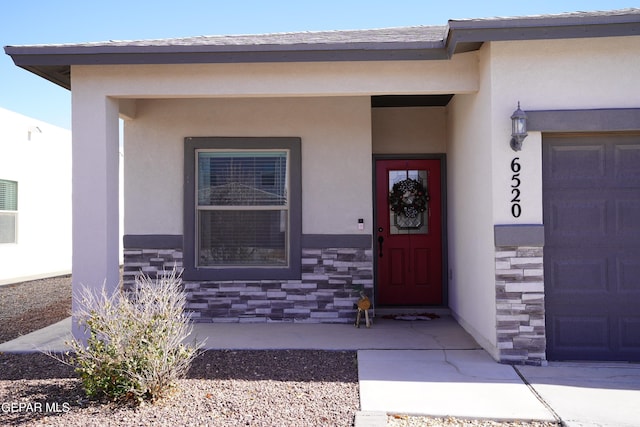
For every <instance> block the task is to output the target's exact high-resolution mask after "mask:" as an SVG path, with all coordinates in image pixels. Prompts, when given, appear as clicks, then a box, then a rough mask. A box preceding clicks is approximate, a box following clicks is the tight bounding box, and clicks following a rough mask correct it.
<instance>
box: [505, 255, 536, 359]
mask: <svg viewBox="0 0 640 427" xmlns="http://www.w3.org/2000/svg"><path fill="white" fill-rule="evenodd" d="M495 260H496V310H497V313H496V322H497V325H496V326H497V333H498V337H497V338H498V353H499V360H500V362H503V363H512V364H527V365H545V364H546V335H545V317H544V314H545V313H544V270H543V249H542V247H532V246H499V247H496V253H495Z"/></svg>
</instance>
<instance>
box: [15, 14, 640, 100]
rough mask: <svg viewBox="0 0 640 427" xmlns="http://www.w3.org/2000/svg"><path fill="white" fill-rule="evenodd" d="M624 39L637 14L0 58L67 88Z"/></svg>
mask: <svg viewBox="0 0 640 427" xmlns="http://www.w3.org/2000/svg"><path fill="white" fill-rule="evenodd" d="M631 35H640V9H625V10H620V11H610V12H579V13H569V14H562V15H546V16H535V17H525V18H492V19H472V20H452V21H449V24H448V26H447V27H409V28H404V29H386V30H361V31H335V32H318V33H289V34H282V35H278V34H275V35H274V34H270V35H262V36H261V35H257V36H218V37H199V38H190V39H167V40H156V41H153V40H152V41H134V42H104V43H87V44H73V45H64V44H63V45H38V46H6V47H5V52H6V53H7V54H8V55H10V56H11V57H12V59H13V61H14V63H15V64H16V65H17V66H19V67H22V68H24V69H26V70H28V71H30V72H32V73H34V74H36V75H38V76H41V77H42V78H44V79H47V80H49V81H51V82H53V83H55V84H58V85H60V86H62V87H64V88H66V89H71V67H72V66H74V65H126V64H128V65H131V64H205V63H255V62H335V61H416V60H420V61H424V60H443V59H449V58H451V57H452V56H453V55H455V54H457V53H463V52H469V51H473V50H477V49H479V48H480V47H481V46H482V44H483V43H485V42H489V41H510V40H541V39H547V40H548V39H565V38H584V37H616V36H631ZM354 40H357V41H354Z"/></svg>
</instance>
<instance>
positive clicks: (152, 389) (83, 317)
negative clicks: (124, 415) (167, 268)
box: [67, 268, 202, 403]
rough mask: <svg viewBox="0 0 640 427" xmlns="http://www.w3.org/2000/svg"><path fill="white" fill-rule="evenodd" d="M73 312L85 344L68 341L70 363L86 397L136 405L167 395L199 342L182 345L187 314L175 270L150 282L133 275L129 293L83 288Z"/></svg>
mask: <svg viewBox="0 0 640 427" xmlns="http://www.w3.org/2000/svg"><path fill="white" fill-rule="evenodd" d="M79 302H80V304H79V306H80V308H79V310H78V312H77V313H76V315H77V316H78V318H79V321H80V322H81V324H84V326H85V331H86V333H87V334H88V338H87V341H86V344H85V343H84V342H83V341H81V340H77V339H74V340H72V341H70V342H68V343H67V344H68V345H69V346H70V348H71V350H72V352H73V354H72V356H71V359H70V363H71V365H72V366H74V367H75V370H76V372H77V373H78V374H79V375H80V378H81V380H82V384H83V387H84V389H85V391H86V393H87V395H88V396H90V397H107V398H109V399H112V400H118V401H131V402H134V403H140V402H142V401H144V400H151V401H154V400H157V399H159V398H162V397H166V396H168V395H169V394H170V393H171V392H172V391H173V390H174V389H175V387H176V386H177V380H179V379H181V378H184V376H185V375H186V374H187V371H188V370H189V367H190V365H191V361H192V360H193V359H194V357H196V355H197V352H198V350H199V349H200V348H201V347H202V343H199V344H198V343H196V342H195V341H194V343H193V345H187V344H185V343H184V341H185V339H186V338H187V337H188V336H189V335H190V334H191V331H192V325H191V323H190V320H191V319H190V315H189V314H187V313H185V311H184V306H185V302H186V296H185V294H184V292H183V291H182V280H181V278H180V275H179V274H178V273H177V272H176V270H175V268H174V269H173V270H172V271H171V272H163V273H162V275H160V276H159V277H158V278H157V279H155V280H152V279H151V278H150V277H149V276H147V275H141V276H139V277H137V278H136V282H135V286H134V289H133V291H131V292H128V293H127V292H124V291H122V290H120V291H117V292H115V293H114V294H112V295H107V293H106V291H105V289H104V287H103V288H102V291H101V293H99V294H96V293H93V292H91V291H90V290H88V289H87V288H84V289H83V290H82V292H81V296H80V301H79Z"/></svg>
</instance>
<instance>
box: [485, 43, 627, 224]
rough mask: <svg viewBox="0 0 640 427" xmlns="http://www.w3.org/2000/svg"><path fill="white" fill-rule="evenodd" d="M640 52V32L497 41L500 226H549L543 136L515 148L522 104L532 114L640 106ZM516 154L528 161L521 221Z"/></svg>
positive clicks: (495, 142)
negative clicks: (513, 165)
mask: <svg viewBox="0 0 640 427" xmlns="http://www.w3.org/2000/svg"><path fill="white" fill-rule="evenodd" d="M638 52H640V37H614V38H599V39H571V40H540V41H526V42H518V43H516V42H496V43H492V44H491V58H490V59H491V63H492V65H491V67H492V74H493V76H494V77H493V82H494V83H493V86H492V95H491V98H492V101H491V119H490V120H491V122H492V123H491V127H492V130H493V133H494V135H496V137H495V138H493V139H492V146H493V148H492V150H493V153H494V154H493V155H494V159H495V167H494V180H493V185H494V187H493V188H494V194H495V196H494V208H493V211H494V221H495V223H496V224H541V223H542V151H541V147H542V136H541V134H540V133H539V132H531V133H530V134H529V136H528V137H527V139H526V140H525V141H524V144H523V149H522V151H521V152H519V153H517V154H516V153H514V152H513V151H512V150H511V149H509V147H508V142H509V136H510V134H511V124H510V120H509V117H510V116H511V114H512V113H513V111H514V110H515V108H516V106H517V102H518V101H520V102H521V106H522V109H523V110H525V111H526V110H565V109H600V108H630V107H635V108H637V107H640V84H638V70H640V55H638ZM516 58H517V59H516ZM515 155H517V156H518V157H519V158H520V162H521V163H522V171H521V176H520V178H521V181H522V184H521V187H520V188H521V194H522V215H521V216H520V218H513V216H512V215H511V209H510V206H511V203H510V200H511V198H512V195H511V187H510V181H511V177H512V173H511V171H510V168H509V164H510V162H511V161H512V159H513V157H514V156H515Z"/></svg>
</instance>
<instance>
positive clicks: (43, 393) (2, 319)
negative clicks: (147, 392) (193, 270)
mask: <svg viewBox="0 0 640 427" xmlns="http://www.w3.org/2000/svg"><path fill="white" fill-rule="evenodd" d="M70 309H71V280H70V278H69V277H68V276H67V277H59V278H53V279H45V280H37V281H33V282H25V283H20V284H16V285H5V286H0V342H4V341H8V340H10V339H13V338H16V337H17V336H19V335H21V334H26V333H29V332H32V331H34V330H37V329H40V328H42V327H44V326H47V325H50V324H52V323H55V322H57V321H59V320H62V319H64V318H65V317H67V316H68V315H69V311H70ZM359 406H360V403H359V394H358V378H357V360H356V352H338V351H305V350H300V351H206V352H203V353H202V354H201V355H200V356H199V357H198V358H197V359H196V360H195V361H194V363H193V365H192V367H191V370H190V371H189V374H188V376H187V378H185V379H183V380H181V381H180V383H179V391H178V392H177V393H176V394H175V395H174V396H173V397H171V398H169V399H166V400H163V401H161V402H158V403H156V404H153V405H151V404H146V405H143V406H141V407H130V406H122V405H115V404H112V403H109V402H100V401H92V400H88V399H87V398H86V397H85V395H84V392H83V390H82V387H81V383H80V381H79V380H78V379H77V378H76V376H75V374H74V372H73V369H72V368H70V367H68V366H66V365H64V364H62V363H60V362H58V361H57V360H54V359H53V358H51V357H49V356H46V355H43V354H2V353H0V425H9V426H18V425H19V426H44V425H47V426H151V425H153V426H240V425H245V426H336V427H337V426H352V425H353V422H354V418H355V413H356V412H357V411H358V410H359ZM387 426H388V427H414V426H449V427H451V426H457V427H461V426H484V427H516V426H518V427H520V426H526V427H553V426H558V424H555V423H535V422H534V423H526V422H496V421H487V420H461V419H455V418H432V417H411V416H406V415H402V414H391V415H389V416H388V417H387Z"/></svg>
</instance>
